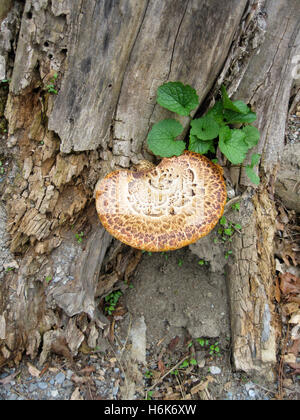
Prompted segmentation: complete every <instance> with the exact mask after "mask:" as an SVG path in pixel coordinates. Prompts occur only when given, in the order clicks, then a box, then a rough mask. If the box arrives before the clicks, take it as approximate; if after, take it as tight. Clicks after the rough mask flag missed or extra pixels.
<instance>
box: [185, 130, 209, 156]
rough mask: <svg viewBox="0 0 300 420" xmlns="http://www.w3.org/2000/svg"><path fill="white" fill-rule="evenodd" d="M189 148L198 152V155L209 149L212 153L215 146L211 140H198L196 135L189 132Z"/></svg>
mask: <svg viewBox="0 0 300 420" xmlns="http://www.w3.org/2000/svg"><path fill="white" fill-rule="evenodd" d="M189 150H191V151H192V152H196V153H200V155H204V154H205V153H207V152H208V151H209V150H210V151H211V152H212V153H214V152H215V147H214V142H213V140H209V141H203V140H199V139H198V137H197V136H193V135H192V134H190V143H189Z"/></svg>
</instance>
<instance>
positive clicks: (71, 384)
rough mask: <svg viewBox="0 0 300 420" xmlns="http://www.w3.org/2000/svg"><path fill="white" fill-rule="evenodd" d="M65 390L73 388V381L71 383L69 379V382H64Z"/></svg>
mask: <svg viewBox="0 0 300 420" xmlns="http://www.w3.org/2000/svg"><path fill="white" fill-rule="evenodd" d="M62 386H63V388H70V387H72V386H73V382H72V381H69V380H68V379H67V380H65V381H64V383H63V385H62Z"/></svg>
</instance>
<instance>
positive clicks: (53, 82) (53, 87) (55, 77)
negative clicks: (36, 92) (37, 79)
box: [46, 73, 58, 95]
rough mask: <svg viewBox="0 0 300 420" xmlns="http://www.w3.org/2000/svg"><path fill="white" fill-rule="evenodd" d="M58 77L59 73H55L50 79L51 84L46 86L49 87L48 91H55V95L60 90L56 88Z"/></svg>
mask: <svg viewBox="0 0 300 420" xmlns="http://www.w3.org/2000/svg"><path fill="white" fill-rule="evenodd" d="M57 78H58V74H57V73H55V74H54V75H53V77H52V79H51V80H50V83H49V85H47V86H46V89H47V91H48V93H53V94H54V95H57V94H58V90H57V89H55V82H56V79H57Z"/></svg>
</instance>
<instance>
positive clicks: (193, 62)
mask: <svg viewBox="0 0 300 420" xmlns="http://www.w3.org/2000/svg"><path fill="white" fill-rule="evenodd" d="M299 17H300V16H299V5H298V3H297V0H288V1H287V0H278V1H272V0H259V1H254V0H250V1H248V0H229V1H226V2H221V1H220V0H209V1H207V0H166V1H163V2H162V1H158V0H103V1H100V0H88V1H83V0H80V1H77V2H71V1H70V0H52V1H48V0H26V2H25V6H24V4H23V2H21V1H17V0H15V1H6V2H4V3H3V6H1V7H0V19H1V35H0V74H1V77H2V78H5V79H8V78H11V81H10V83H9V92H8V91H5V87H6V84H5V83H2V85H1V102H2V103H1V107H0V112H2V114H1V115H0V116H1V129H2V133H1V136H2V145H1V154H2V156H3V157H4V158H5V161H6V162H7V164H8V166H7V169H6V174H5V175H6V176H5V180H4V181H3V182H2V184H1V191H2V199H3V200H2V205H1V219H0V220H1V223H0V229H1V239H0V241H1V256H0V258H1V266H0V270H2V271H1V281H0V366H1V365H3V364H5V363H6V362H7V361H8V360H15V361H18V360H20V358H21V357H22V354H24V352H26V353H27V354H28V355H30V356H31V357H36V355H37V354H38V350H39V348H40V346H41V345H42V354H41V359H40V360H41V362H43V361H44V360H45V358H46V357H47V354H48V351H49V350H50V349H51V346H52V348H53V347H54V346H55V342H57V341H58V340H64V341H65V343H67V345H68V348H69V351H70V354H73V355H74V354H76V353H77V351H78V348H79V346H80V345H81V343H82V342H83V340H84V339H86V340H87V342H90V343H91V341H92V340H93V337H95V334H96V336H97V334H98V335H99V333H100V330H101V328H104V326H105V323H106V320H105V318H103V316H102V315H101V314H100V313H99V312H98V310H97V305H96V303H95V298H96V296H98V295H99V294H101V293H103V290H105V291H106V292H107V291H108V290H109V287H110V283H109V281H110V279H107V280H105V281H104V283H105V282H106V283H105V287H106V289H105V287H104V289H103V288H102V289H101V287H100V288H99V285H98V280H99V273H100V269H101V264H102V261H103V258H104V256H105V253H106V250H107V249H108V247H109V245H110V243H111V237H110V236H109V235H108V234H107V233H106V232H105V231H104V230H103V228H102V227H101V226H100V225H99V222H98V220H97V217H96V215H95V210H94V203H93V190H94V186H95V184H96V182H97V181H98V179H99V178H100V177H102V176H104V175H105V174H106V173H108V172H109V171H110V170H112V169H114V168H118V167H123V168H127V167H130V166H131V165H132V164H134V163H137V162H138V161H139V160H140V159H141V158H148V159H152V158H153V157H152V155H151V154H149V151H148V150H147V148H146V144H145V140H146V137H147V133H148V131H149V128H150V127H151V125H152V124H153V123H154V122H156V121H158V120H159V119H161V118H165V117H166V116H167V115H169V113H168V112H167V111H164V110H163V109H162V108H160V107H158V106H156V104H155V103H156V98H155V93H156V88H157V87H158V86H159V85H160V84H161V83H163V82H165V81H168V80H173V81H175V80H180V81H182V82H183V83H188V84H190V85H192V86H193V87H195V88H196V90H197V92H198V94H199V98H200V101H201V103H202V106H201V107H202V108H201V110H202V111H204V110H205V106H207V105H208V103H209V101H210V99H211V98H212V97H213V96H214V95H215V93H216V92H217V89H218V87H219V86H220V85H221V83H222V82H224V81H225V82H226V84H227V85H228V86H229V87H230V89H229V91H230V92H231V93H235V92H236V96H237V97H239V98H241V99H244V100H245V101H246V102H248V103H249V104H251V106H252V107H253V108H255V109H256V111H257V114H258V122H257V126H258V128H259V129H260V131H261V133H262V137H261V141H260V144H259V146H258V152H259V153H262V162H261V167H260V173H261V177H262V181H263V182H262V185H261V186H260V187H259V189H258V190H253V188H251V187H249V188H248V190H247V193H246V194H245V195H244V197H245V199H244V203H245V206H248V207H247V209H246V210H245V214H246V216H247V221H248V225H247V228H246V231H245V233H244V235H243V237H242V238H239V239H238V240H237V241H236V242H235V243H234V248H235V254H236V259H235V263H234V264H233V265H231V266H229V267H228V274H227V276H228V288H229V295H230V305H231V321H232V337H233V360H234V363H235V367H236V368H237V369H243V370H245V371H247V372H250V371H251V370H253V369H254V370H259V369H261V368H262V369H264V368H266V367H267V368H268V367H269V366H270V365H272V364H274V363H275V361H276V328H275V316H274V308H273V303H272V299H273V273H274V264H273V247H272V240H273V234H274V218H275V211H274V205H273V201H272V193H273V190H272V187H273V185H274V177H275V176H276V168H277V163H278V160H279V157H280V152H281V150H282V147H283V144H284V143H283V142H284V129H285V119H286V114H287V107H288V101H289V94H290V89H291V85H292V75H291V59H292V57H293V56H294V55H296V48H297V45H299ZM56 74H57V75H58V77H57V78H56ZM4 106H5V118H4V115H3V108H4ZM1 109H2V111H1ZM182 123H183V124H184V125H185V127H188V124H189V120H188V118H183V119H182ZM231 176H232V179H233V180H234V182H235V184H236V185H237V186H238V185H240V186H245V185H247V181H246V179H245V177H244V174H243V171H242V172H241V171H240V168H234V167H233V168H231ZM245 208H246V207H245ZM78 232H83V235H84V238H85V240H84V246H83V244H82V242H81V240H80V238H82V234H80V235H81V236H78V235H79V234H78ZM76 235H77V236H76ZM125 265H126V264H125ZM124 267H125V266H123V273H124V271H125V268H124ZM121 271H122V270H121ZM125 274H126V273H125ZM112 284H113V281H112ZM101 290H102V292H101ZM75 315H76V316H80V317H81V318H80V322H79V321H78V319H77V320H76V317H75ZM84 317H85V318H84ZM83 319H84V320H83ZM79 324H80V326H79ZM95 331H96V333H95Z"/></svg>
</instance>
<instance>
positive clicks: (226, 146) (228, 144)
mask: <svg viewBox="0 0 300 420" xmlns="http://www.w3.org/2000/svg"><path fill="white" fill-rule="evenodd" d="M245 137H246V134H245V133H243V131H242V130H230V128H229V127H227V126H224V127H221V129H220V134H219V138H220V141H219V148H220V150H221V152H222V153H223V154H224V155H225V156H226V157H227V159H228V160H229V161H230V162H231V163H233V164H234V165H237V164H239V163H242V162H243V161H244V159H245V157H246V154H247V152H248V145H247V144H246V143H245Z"/></svg>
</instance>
